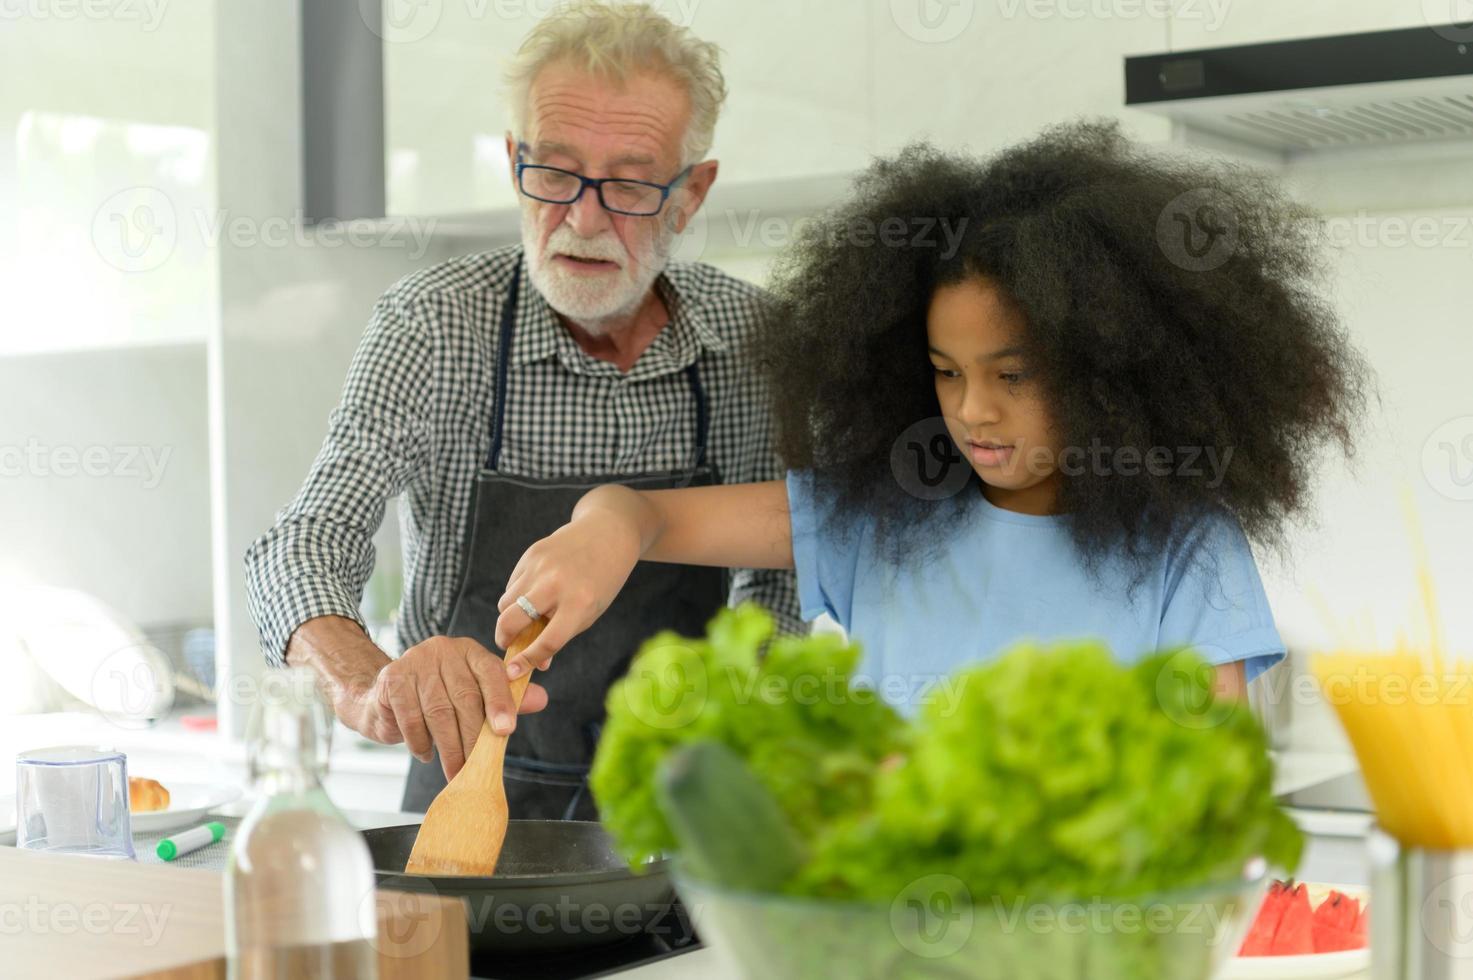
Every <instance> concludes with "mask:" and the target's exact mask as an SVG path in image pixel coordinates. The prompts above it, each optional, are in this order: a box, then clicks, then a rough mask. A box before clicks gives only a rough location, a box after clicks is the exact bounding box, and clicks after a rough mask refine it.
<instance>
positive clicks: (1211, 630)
mask: <svg viewBox="0 0 1473 980" xmlns="http://www.w3.org/2000/svg"><path fill="white" fill-rule="evenodd" d="M787 487H788V507H789V509H790V511H791V514H792V528H793V562H794V565H795V567H796V569H797V573H798V597H799V601H800V603H801V604H802V612H803V618H804V619H809V620H811V619H815V618H817V617H818V616H819V614H821V613H825V612H826V613H828V614H829V615H830V616H832V617H833V618H834V619H835V620H836V621H837V622H838V623H839V625H840V626H842V627H844V629H845V631H846V632H847V633H848V634H849V636H850V637H852V638H853V639H854V640H855V641H856V642H857V643H859V644H860V645H861V646H862V647H863V649H864V658H863V660H862V661H861V663H860V667H859V671H858V674H859V677H860V679H861V680H862V681H863V682H864V683H866V684H868V685H870V686H872V687H873V688H874V689H875V690H876V691H877V692H878V693H879V694H880V696H881V697H882V698H884V700H886V701H889V702H890V703H892V704H894V705H896V706H897V707H899V708H901V709H913V708H915V707H917V706H918V704H919V703H920V701H921V700H922V697H923V695H925V696H927V697H930V696H942V695H944V693H945V691H944V690H940V689H938V690H937V691H935V692H932V693H931V694H927V693H926V692H928V691H930V690H931V686H932V685H933V684H936V683H941V682H943V679H944V678H946V677H947V676H948V675H950V674H951V673H952V672H953V671H955V670H956V669H957V668H958V667H961V666H962V665H964V664H969V663H974V662H977V661H981V660H987V659H990V658H992V657H995V656H997V655H998V654H999V653H1001V652H1003V651H1005V650H1007V649H1008V648H1009V647H1012V646H1013V645H1015V644H1017V643H1020V642H1023V641H1027V640H1036V641H1042V642H1048V641H1053V640H1064V639H1081V638H1094V639H1099V640H1103V641H1104V642H1105V643H1107V644H1108V645H1109V647H1110V649H1111V651H1113V653H1114V655H1115V656H1116V658H1118V659H1119V660H1121V661H1123V662H1127V663H1129V662H1133V661H1135V660H1138V659H1140V658H1142V657H1144V656H1147V655H1149V654H1152V653H1155V652H1156V651H1158V650H1163V649H1173V648H1178V647H1187V646H1189V647H1192V648H1193V649H1195V650H1196V651H1197V652H1198V653H1200V654H1201V655H1202V657H1203V658H1204V659H1205V660H1207V661H1208V662H1209V663H1213V664H1226V663H1232V662H1234V661H1238V660H1241V661H1243V662H1244V671H1245V675H1246V677H1247V679H1248V680H1249V681H1252V680H1253V679H1254V678H1255V677H1257V676H1258V675H1259V674H1261V673H1263V671H1265V670H1267V669H1268V668H1269V667H1271V666H1273V665H1274V664H1276V663H1278V662H1279V661H1280V660H1282V659H1283V657H1284V643H1283V641H1282V640H1281V639H1280V638H1279V633H1278V630H1277V629H1276V628H1275V627H1274V621H1273V614H1272V612H1271V611H1270V609H1269V605H1268V597H1267V596H1266V595H1265V594H1264V591H1263V581H1262V580H1261V579H1260V578H1259V575H1258V566H1257V565H1256V564H1255V563H1254V561H1253V553H1252V551H1251V550H1250V549H1249V547H1248V540H1247V538H1246V537H1245V536H1244V534H1243V529H1242V528H1241V527H1240V526H1239V525H1238V522H1237V521H1236V520H1235V519H1233V518H1232V517H1230V516H1228V515H1227V514H1225V513H1222V514H1219V515H1217V516H1214V517H1212V518H1211V519H1206V520H1203V521H1200V522H1198V523H1197V524H1196V525H1195V526H1193V527H1191V528H1190V529H1188V531H1187V532H1186V533H1184V534H1183V535H1181V536H1180V537H1179V539H1178V540H1175V541H1173V542H1172V543H1171V545H1170V546H1169V547H1168V548H1167V549H1166V550H1165V551H1163V552H1162V553H1161V554H1159V555H1157V556H1155V558H1154V559H1153V564H1152V565H1150V566H1148V567H1147V569H1146V571H1145V574H1144V577H1142V578H1141V579H1140V581H1139V584H1138V585H1137V586H1136V588H1135V591H1134V592H1133V593H1132V592H1131V589H1130V585H1131V582H1132V581H1133V580H1134V579H1135V577H1136V575H1137V574H1139V572H1138V570H1137V569H1134V568H1132V567H1131V566H1128V565H1127V564H1126V563H1125V561H1124V560H1123V559H1122V560H1114V559H1107V560H1106V562H1105V564H1104V565H1103V566H1102V568H1101V570H1100V571H1099V572H1098V573H1097V576H1095V577H1092V576H1091V575H1090V574H1089V573H1088V572H1087V571H1086V570H1085V569H1084V567H1083V563H1082V562H1081V560H1080V555H1079V552H1078V550H1077V549H1076V548H1075V546H1074V544H1073V542H1072V541H1071V539H1070V536H1069V531H1068V528H1067V526H1066V525H1065V523H1064V519H1063V518H1060V517H1053V516H1049V517H1036V516H1033V515H1029V514H1017V513H1013V512H1012V511H1008V510H1003V509H1001V508H999V507H997V506H994V505H993V504H991V503H989V502H988V501H987V500H986V499H985V498H983V497H982V496H981V494H978V495H977V499H976V502H975V508H974V509H973V510H971V511H970V512H969V513H968V515H967V516H966V517H964V518H961V519H959V520H958V521H957V522H956V523H954V524H952V525H950V526H948V528H947V529H946V530H945V531H943V532H940V533H941V534H942V535H944V540H942V541H940V542H938V545H937V548H936V551H935V553H934V554H928V555H927V556H926V560H925V561H922V562H916V563H913V564H912V565H911V566H909V567H904V568H896V567H895V566H894V565H892V564H891V563H889V562H888V561H886V560H885V559H884V558H883V557H882V556H881V555H880V554H879V552H878V550H877V546H876V540H875V534H874V528H873V527H872V526H870V525H869V524H868V522H866V521H864V520H862V519H856V520H852V521H846V522H844V525H843V527H842V528H834V527H830V526H827V525H826V523H825V520H824V518H825V517H826V516H827V512H826V509H824V508H819V507H817V506H816V504H815V501H814V498H813V489H812V488H813V483H812V480H811V478H810V476H809V474H806V473H798V472H790V473H789V474H788V478H787Z"/></svg>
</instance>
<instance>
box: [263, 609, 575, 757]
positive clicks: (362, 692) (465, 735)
mask: <svg viewBox="0 0 1473 980" xmlns="http://www.w3.org/2000/svg"><path fill="white" fill-rule="evenodd" d="M287 662H288V663H291V664H293V665H296V664H306V665H308V666H311V667H312V668H313V669H314V670H315V671H316V672H317V675H318V677H319V679H320V680H321V682H322V684H323V686H324V687H325V688H326V690H327V692H328V696H329V697H330V698H331V700H332V706H333V711H334V712H335V713H336V714H337V716H338V717H339V718H341V719H342V721H343V724H345V725H347V726H348V727H349V728H351V729H353V730H354V731H356V732H358V733H360V734H362V735H363V736H365V737H366V738H370V739H373V740H374V741H375V742H383V743H385V744H394V743H396V742H406V743H407V744H408V745H409V750H410V751H411V752H413V753H414V754H415V756H416V757H417V758H419V759H420V761H422V762H428V761H429V760H430V758H431V750H432V749H433V748H436V747H438V748H439V750H440V765H441V767H442V768H443V769H444V770H445V778H446V779H452V778H454V776H455V774H456V773H458V772H459V771H460V769H461V767H462V766H463V765H465V760H466V759H467V758H468V757H469V756H470V752H471V749H472V748H473V747H474V745H475V741H476V737H477V736H478V735H479V734H480V731H481V722H482V721H483V720H485V719H486V718H487V717H490V719H491V724H492V728H493V729H495V730H496V731H497V732H499V733H502V734H510V733H511V731H512V729H513V728H514V727H515V726H516V721H515V718H516V714H517V709H516V708H515V707H514V706H513V699H512V696H511V690H510V687H509V685H508V682H507V679H506V671H505V669H504V667H503V665H502V661H501V658H500V657H499V656H497V655H496V654H494V653H492V652H491V651H490V650H487V649H486V648H485V647H483V646H481V645H480V644H479V643H477V642H476V641H475V640H471V639H465V638H455V637H447V636H436V637H431V638H430V639H428V640H426V641H424V642H423V643H421V644H419V645H417V646H415V647H412V648H410V649H409V650H407V651H405V653H404V654H403V656H401V657H400V658H399V659H398V660H392V659H390V658H389V657H388V656H387V655H386V654H384V653H383V651H381V650H379V648H378V647H377V646H375V645H374V644H373V642H372V641H371V640H369V639H368V637H367V636H366V635H365V634H364V632H363V630H362V629H360V628H359V626H358V624H357V623H355V622H353V621H352V620H349V619H343V618H341V617H337V616H324V617H320V618H318V619H312V620H308V621H307V622H306V623H303V624H302V625H301V626H300V627H298V629H297V631H296V632H295V633H294V634H292V640H291V644H290V645H289V647H288V648H287ZM546 706H547V692H546V690H544V689H543V688H541V687H539V686H538V685H535V684H534V685H530V686H529V687H528V688H527V691H526V693H525V694H524V695H523V697H522V704H521V709H520V710H521V711H522V712H533V711H541V710H542V709H543V708H545V707H546Z"/></svg>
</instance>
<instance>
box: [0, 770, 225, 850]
mask: <svg viewBox="0 0 1473 980" xmlns="http://www.w3.org/2000/svg"><path fill="white" fill-rule="evenodd" d="M164 785H165V788H166V789H168V791H169V807H168V809H166V810H154V811H152V812H150V813H135V814H133V819H132V824H133V833H135V834H157V833H161V832H163V831H165V830H176V829H178V828H180V827H190V826H196V825H198V824H202V823H204V822H205V821H204V816H205V814H206V813H208V812H209V811H211V810H213V809H215V808H216V807H220V806H224V805H225V804H227V803H229V802H231V801H232V800H235V799H238V798H239V797H240V787H239V786H226V785H223V784H220V783H165V784H164ZM14 843H15V797H14V796H0V844H14Z"/></svg>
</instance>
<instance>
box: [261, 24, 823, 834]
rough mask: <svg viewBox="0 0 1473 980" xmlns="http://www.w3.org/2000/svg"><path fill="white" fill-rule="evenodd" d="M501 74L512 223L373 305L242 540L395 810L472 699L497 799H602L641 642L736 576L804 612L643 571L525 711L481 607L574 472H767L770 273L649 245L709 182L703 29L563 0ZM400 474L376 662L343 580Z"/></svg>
mask: <svg viewBox="0 0 1473 980" xmlns="http://www.w3.org/2000/svg"><path fill="white" fill-rule="evenodd" d="M509 81H510V86H509V91H510V96H511V110H512V116H513V125H514V127H515V129H514V131H513V132H512V133H511V134H509V135H508V137H507V153H508V155H509V157H510V158H511V160H512V167H513V174H514V176H513V179H514V181H515V182H516V187H517V190H518V192H519V194H520V200H521V206H522V242H521V245H520V246H512V247H508V248H504V249H499V250H496V251H492V252H486V253H482V254H478V255H471V256H467V257H465V258H460V259H455V260H452V261H450V262H446V263H444V264H442V265H439V266H437V267H434V268H431V269H427V270H425V271H422V272H419V273H416V274H414V275H411V276H409V277H407V278H405V279H404V280H403V281H401V282H399V283H398V284H396V285H395V286H393V287H392V288H391V289H390V290H389V291H388V292H387V293H386V294H385V295H384V296H383V297H382V298H381V299H380V300H379V302H378V304H377V305H376V307H375V308H374V311H373V317H372V320H371V321H370V323H369V326H368V329H367V332H366V333H365V335H364V338H363V341H362V343H361V345H360V347H359V349H358V351H357V354H356V355H355V357H354V359H353V364H352V366H351V368H350V369H349V372H348V379H347V383H346V386H345V388H344V391H343V395H342V401H341V403H340V404H339V406H338V408H337V409H336V411H334V412H333V414H332V416H331V419H330V421H329V429H328V434H327V439H326V442H325V443H324V445H323V447H322V450H321V452H320V454H319V455H318V457H317V460H316V462H315V463H314V464H313V467H312V470H311V472H310V473H309V474H308V476H307V479H306V482H305V484H304V485H303V487H302V488H301V491H300V492H299V493H298V495H297V497H296V499H295V500H293V501H292V503H291V504H289V505H288V506H287V507H286V509H285V510H283V511H282V512H281V514H280V515H279V517H278V520H277V523H276V525H275V526H274V527H273V528H272V529H271V530H270V531H268V532H267V533H266V534H265V535H263V536H262V537H261V538H260V539H259V540H258V541H257V542H256V543H255V544H254V545H253V546H252V547H251V549H250V552H249V553H248V555H247V556H246V562H247V566H248V572H249V582H250V599H251V608H252V613H253V616H254V618H255V620H256V622H257V625H258V626H259V628H260V632H261V638H262V643H263V646H264V649H265V651H266V655H267V657H268V658H269V660H270V661H271V662H272V663H274V664H281V663H282V662H283V661H284V662H286V663H289V664H294V665H295V664H305V665H309V666H311V667H312V668H313V669H315V670H316V671H317V673H318V674H319V676H320V677H321V678H322V680H323V682H324V686H325V687H326V688H327V689H328V690H329V691H330V692H331V696H332V698H333V702H334V709H335V710H336V712H337V714H338V717H340V718H341V719H342V720H343V721H344V723H345V724H347V725H348V726H349V727H351V728H353V729H355V730H356V731H359V732H361V733H363V734H364V735H366V736H367V737H369V738H372V739H374V740H376V741H380V742H397V741H400V740H402V741H404V742H406V743H408V745H409V748H410V750H411V751H412V752H413V753H414V756H415V760H413V761H412V762H411V771H410V776H409V780H408V785H407V787H406V790H405V794H404V801H403V805H404V807H405V808H406V809H411V810H423V809H425V808H426V807H427V806H428V804H429V802H430V801H431V800H432V799H433V798H434V796H435V794H436V793H437V792H438V791H439V790H440V788H441V787H443V786H444V784H445V780H446V779H447V778H449V777H452V776H454V775H455V773H456V772H457V771H458V770H459V769H460V767H461V766H462V764H463V763H464V761H465V758H466V757H467V755H468V754H469V752H470V749H471V746H472V744H473V743H474V742H475V739H476V736H477V734H478V733H479V731H480V729H481V723H482V720H483V719H485V718H490V719H491V721H492V725H493V727H494V728H495V729H496V730H498V731H501V732H510V731H512V730H513V729H515V731H514V733H513V734H512V737H511V741H510V744H509V747H508V753H507V784H508V785H507V790H508V795H509V797H510V803H511V810H512V813H513V814H514V815H515V816H517V817H520V818H544V819H595V818H596V811H595V808H594V806H593V802H592V800H591V799H590V798H589V795H588V793H587V791H586V783H585V778H584V777H585V774H586V772H587V767H588V764H589V762H590V761H591V759H592V755H593V751H594V748H595V745H596V743H597V739H598V734H599V728H600V725H601V722H602V719H603V702H604V699H605V696H606V694H607V691H608V688H609V685H610V684H611V683H612V682H613V681H614V680H616V679H617V678H618V677H619V676H621V675H622V674H623V673H624V672H625V670H626V669H627V667H628V664H629V660H630V657H631V655H632V654H633V652H634V650H635V649H636V648H637V647H638V645H639V644H640V642H641V641H642V640H644V639H645V638H647V637H648V636H650V635H651V634H653V633H655V632H657V631H659V630H661V629H664V628H671V629H675V630H677V631H680V632H683V633H687V634H690V633H700V632H702V631H703V630H704V626H705V623H706V620H707V619H708V618H709V617H710V616H712V615H713V614H714V613H715V611H716V610H717V609H718V608H719V607H720V606H722V605H723V604H725V603H726V602H728V601H730V602H732V603H735V602H737V601H740V600H742V599H747V598H752V599H756V600H758V601H760V602H763V603H764V604H766V605H767V606H769V607H771V608H773V609H774V610H775V611H776V612H777V613H778V615H779V618H780V621H781V622H782V623H783V626H784V628H786V629H789V630H799V629H801V628H802V624H801V621H800V620H799V618H798V614H797V602H796V598H795V593H794V588H793V582H792V578H791V573H788V572H770V571H753V570H733V571H727V570H723V569H699V570H695V571H692V570H690V569H685V568H680V567H678V566H674V565H666V566H661V565H644V566H641V567H640V569H639V570H638V571H637V572H636V573H635V574H634V575H633V576H632V577H631V579H630V580H629V583H628V585H627V586H626V587H625V589H624V591H623V593H622V594H621V595H620V597H619V600H618V602H617V603H615V604H614V605H613V606H612V607H611V608H610V610H609V611H608V613H607V614H605V616H604V617H603V618H602V619H601V620H600V622H599V626H598V628H597V629H594V630H590V631H589V632H588V633H586V634H583V635H581V636H580V637H579V638H578V639H577V640H576V641H575V642H574V643H572V644H570V645H569V647H568V649H567V650H566V652H565V653H564V655H563V656H560V657H558V658H557V661H556V663H555V664H554V665H552V666H551V667H550V669H549V670H548V671H547V672H546V673H544V674H541V675H540V677H541V678H542V679H543V684H542V686H543V687H544V688H545V691H543V690H540V689H538V688H537V687H536V686H534V687H532V688H530V689H529V691H528V693H527V695H526V697H525V699H524V703H523V705H522V710H523V711H524V712H534V713H529V714H527V715H526V716H525V717H523V718H522V719H521V721H520V723H517V722H516V720H515V718H514V715H515V708H514V707H513V701H512V699H511V696H510V694H509V691H508V687H507V681H506V676H505V673H504V671H503V669H502V666H501V662H500V660H499V659H498V658H497V657H496V656H495V655H494V654H492V653H491V652H490V651H489V650H488V649H487V648H488V647H490V646H492V645H493V644H494V635H495V623H496V619H497V616H498V615H499V609H498V603H499V602H500V600H501V599H502V592H503V590H504V589H505V587H506V583H507V580H508V578H509V576H510V573H511V570H512V568H513V566H514V565H515V563H516V561H517V559H518V558H519V557H520V556H521V554H522V552H523V551H524V550H526V548H527V546H528V545H530V544H531V543H532V542H534V541H536V540H538V539H539V538H542V537H545V536H546V535H548V534H550V533H551V532H552V531H553V530H555V529H556V528H558V527H559V526H561V525H562V524H563V523H564V522H565V521H566V520H567V517H568V515H569V513H570V512H571V511H572V508H573V505H574V503H576V501H577V500H578V498H579V497H580V496H581V495H582V494H583V493H584V492H585V491H586V490H587V489H589V488H591V487H594V486H597V485H598V484H600V483H606V482H617V483H624V484H628V485H631V486H636V487H640V488H660V487H671V486H680V485H687V484H693V483H703V482H729V483H744V482H751V481H755V480H769V479H776V478H778V477H780V475H781V471H780V467H779V464H778V462H777V460H776V459H775V458H774V455H773V453H772V449H771V446H770V432H771V429H770V422H769V420H768V416H767V410H766V404H765V393H764V390H763V387H762V385H761V384H760V382H759V381H758V380H757V378H756V377H755V375H754V373H753V371H752V370H751V367H750V364H749V358H750V356H751V351H750V350H749V349H748V340H749V338H750V336H751V334H752V332H753V328H754V327H755V325H756V322H757V319H758V316H759V312H760V302H761V294H760V293H759V291H758V290H756V289H754V288H753V287H751V286H749V285H746V284H744V283H742V282H740V281H737V280H735V279H733V278H731V277H729V276H726V275H724V274H722V273H721V272H718V271H717V270H716V269H714V268H711V267H710V266H707V265H701V264H690V265H685V264H679V263H670V264H667V257H668V254H669V249H670V246H671V242H672V239H673V238H674V237H675V236H676V235H677V234H678V233H679V232H680V231H681V230H683V229H684V227H685V225H686V223H687V222H688V221H689V220H690V218H691V216H692V215H693V214H694V213H695V211H696V210H697V209H698V208H699V207H700V206H701V203H702V201H703V200H704V199H705V196H706V194H707V192H708V191H709V190H710V188H711V185H712V183H713V182H714V181H715V180H716V172H717V162H716V161H715V160H708V159H706V155H707V153H708V152H709V150H710V148H711V143H712V138H713V131H714V127H715V122H716V117H717V115H718V113H719V111H720V108H721V103H722V101H723V100H724V98H725V83H724V81H723V79H722V75H721V70H720V66H719V63H718V51H717V49H716V48H715V47H714V46H713V45H711V44H708V43H705V42H702V41H700V40H698V39H696V38H695V37H693V36H692V35H691V34H690V33H689V31H687V30H685V29H684V28H681V27H678V26H677V25H675V24H673V23H671V22H670V21H668V20H666V19H665V18H664V17H662V16H660V15H659V14H658V13H656V12H655V11H653V10H652V9H650V8H649V7H647V6H644V5H639V4H609V5H605V4H602V3H593V2H580V3H575V4H573V5H571V6H567V7H563V8H560V9H559V10H558V12H556V13H554V14H553V15H551V16H550V17H548V18H547V19H545V20H543V21H542V22H541V23H539V25H538V26H537V27H536V28H535V29H534V30H533V31H532V33H531V34H530V35H529V36H528V38H527V39H526V40H525V42H524V43H523V45H522V47H521V49H520V51H519V52H518V55H517V57H516V60H515V63H514V65H513V66H512V68H511V71H510V74H509ZM400 494H402V497H401V500H400V509H401V519H402V526H403V529H404V535H405V541H404V561H405V583H406V584H405V594H404V597H403V604H402V608H401V615H400V619H399V634H400V638H401V640H402V641H403V643H404V645H405V646H406V647H408V649H407V650H406V652H405V653H404V654H403V655H402V656H401V657H399V658H398V659H397V660H391V659H390V658H389V657H388V656H387V655H385V654H384V653H383V652H382V651H381V650H379V649H378V648H377V647H376V646H375V645H374V644H373V643H372V642H371V640H370V639H369V638H368V636H367V635H366V634H365V632H364V630H363V628H362V625H361V621H360V619H359V615H358V602H359V599H360V597H361V594H362V589H363V585H364V582H365V581H366V580H367V578H368V577H369V574H370V573H371V571H372V568H373V560H374V553H373V547H372V544H371V541H372V537H373V534H374V532H375V531H376V529H377V528H378V526H379V524H380V522H381V521H382V519H383V515H384V509H385V506H386V503H387V501H388V500H389V498H391V497H394V496H396V495H400ZM549 702H550V703H551V704H552V708H551V709H550V710H547V711H545V712H538V711H537V709H539V708H541V707H542V706H543V705H545V704H548V703H549ZM435 756H438V761H437V760H436V759H435Z"/></svg>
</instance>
